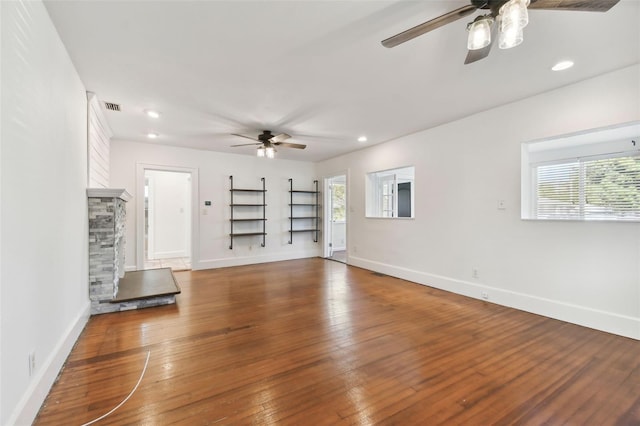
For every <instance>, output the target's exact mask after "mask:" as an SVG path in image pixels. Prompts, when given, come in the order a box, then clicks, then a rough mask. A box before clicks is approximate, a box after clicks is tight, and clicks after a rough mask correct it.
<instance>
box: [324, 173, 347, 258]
mask: <svg viewBox="0 0 640 426" xmlns="http://www.w3.org/2000/svg"><path fill="white" fill-rule="evenodd" d="M338 176H344V177H345V190H346V191H347V196H346V199H345V204H346V205H345V218H344V227H345V229H344V232H345V252H346V255H347V264H348V263H349V247H350V244H349V217H350V216H351V191H350V188H349V180H350V177H349V169H346V170H341V171H337V172H335V173H331V174H330V175H327V176H324V177H323V179H322V180H323V184H322V189H323V194H324V196H323V203H322V205H323V207H324V208H323V210H324V214H323V215H322V216H323V220H322V221H323V229H324V230H325V232H323V233H322V257H324V258H328V257H329V256H330V255H331V253H330V252H331V250H330V249H329V244H330V243H331V238H332V237H331V235H332V233H333V227H332V226H333V225H332V224H331V204H332V200H331V189H330V188H329V185H330V182H331V180H332V179H334V178H336V177H338Z"/></svg>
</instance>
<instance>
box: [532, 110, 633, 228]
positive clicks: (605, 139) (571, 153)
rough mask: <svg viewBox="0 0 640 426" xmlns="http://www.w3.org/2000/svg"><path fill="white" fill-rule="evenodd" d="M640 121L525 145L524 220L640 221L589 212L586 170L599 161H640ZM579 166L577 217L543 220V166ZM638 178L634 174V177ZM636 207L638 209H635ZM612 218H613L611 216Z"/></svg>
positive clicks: (569, 216) (563, 216)
mask: <svg viewBox="0 0 640 426" xmlns="http://www.w3.org/2000/svg"><path fill="white" fill-rule="evenodd" d="M639 135H640V122H633V123H626V124H623V125H620V126H612V127H608V128H602V129H595V130H591V131H589V132H581V133H575V134H571V135H564V136H560V137H557V138H552V139H545V140H538V141H531V142H524V143H522V147H521V148H522V156H521V172H522V173H521V177H522V180H521V191H522V193H521V201H522V204H521V218H522V219H523V220H539V221H575V222H629V223H637V222H640V217H635V216H637V215H634V217H631V218H625V217H624V216H623V215H620V216H618V217H616V216H614V214H615V213H613V212H612V210H610V211H609V212H606V211H603V213H602V214H601V215H600V216H598V214H597V212H594V211H593V210H591V211H589V204H587V201H588V197H587V189H588V185H589V181H588V176H587V169H588V167H589V164H593V163H594V162H596V161H600V160H608V159H615V158H627V157H630V158H640V143H639V142H640V137H638V136H639ZM572 163H575V164H576V165H577V167H578V198H577V206H578V211H577V214H573V215H572V214H566V215H563V214H561V213H559V214H557V215H555V216H554V215H553V214H548V215H546V217H541V215H540V210H539V201H540V197H539V192H538V191H539V182H538V172H539V168H540V167H546V166H553V165H563V164H564V165H570V164H572ZM567 176H568V175H567ZM634 176H635V175H634ZM634 207H635V206H634ZM638 211H640V207H639V208H638ZM609 215H611V216H609Z"/></svg>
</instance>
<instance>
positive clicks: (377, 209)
mask: <svg viewBox="0 0 640 426" xmlns="http://www.w3.org/2000/svg"><path fill="white" fill-rule="evenodd" d="M414 174H415V168H414V167H413V166H411V167H402V168H398V169H391V170H384V171H379V172H373V173H368V174H367V217H389V218H395V217H414V212H413V210H414V209H413V205H414V193H415V190H414Z"/></svg>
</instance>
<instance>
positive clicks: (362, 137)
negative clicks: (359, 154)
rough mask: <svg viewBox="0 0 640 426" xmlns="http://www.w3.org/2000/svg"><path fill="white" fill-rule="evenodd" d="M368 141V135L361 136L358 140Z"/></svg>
mask: <svg viewBox="0 0 640 426" xmlns="http://www.w3.org/2000/svg"><path fill="white" fill-rule="evenodd" d="M366 141H367V137H366V136H360V137H359V138H358V142H366Z"/></svg>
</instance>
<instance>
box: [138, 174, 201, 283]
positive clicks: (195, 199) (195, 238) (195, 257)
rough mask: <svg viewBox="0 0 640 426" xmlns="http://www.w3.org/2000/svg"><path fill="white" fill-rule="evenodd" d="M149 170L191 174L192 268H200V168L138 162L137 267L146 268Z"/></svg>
mask: <svg viewBox="0 0 640 426" xmlns="http://www.w3.org/2000/svg"><path fill="white" fill-rule="evenodd" d="M147 170H155V171H161V172H180V173H188V174H190V175H191V269H198V262H199V261H200V252H199V250H198V248H199V247H200V222H199V218H200V215H199V214H198V204H199V199H200V198H199V195H198V188H200V186H199V184H198V169H197V168H191V167H177V166H166V165H159V164H148V163H136V194H137V195H138V196H137V197H136V269H137V270H142V269H144V177H145V171H147Z"/></svg>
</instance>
